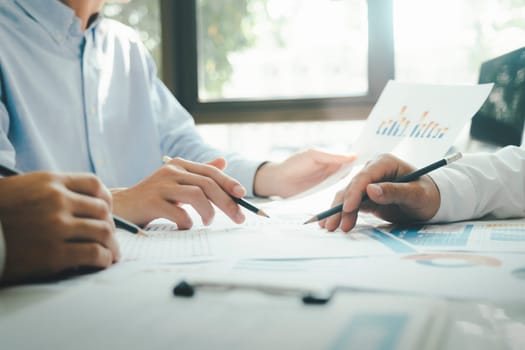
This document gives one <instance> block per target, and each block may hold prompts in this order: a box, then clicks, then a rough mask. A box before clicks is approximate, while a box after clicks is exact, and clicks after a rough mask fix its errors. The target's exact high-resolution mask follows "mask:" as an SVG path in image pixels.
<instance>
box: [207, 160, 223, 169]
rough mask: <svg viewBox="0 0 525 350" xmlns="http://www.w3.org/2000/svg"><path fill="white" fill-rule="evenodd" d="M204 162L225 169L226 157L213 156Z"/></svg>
mask: <svg viewBox="0 0 525 350" xmlns="http://www.w3.org/2000/svg"><path fill="white" fill-rule="evenodd" d="M206 164H208V165H211V166H214V167H216V168H217V169H219V170H224V169H226V159H224V158H215V159H214V160H212V161H209V162H208V163H206Z"/></svg>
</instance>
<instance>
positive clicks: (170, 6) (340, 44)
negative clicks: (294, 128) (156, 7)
mask: <svg viewBox="0 0 525 350" xmlns="http://www.w3.org/2000/svg"><path fill="white" fill-rule="evenodd" d="M391 1H392V0H368V1H367V0H222V1H216V0H187V1H167V0H166V1H162V14H163V16H165V17H164V22H163V38H164V43H163V47H164V48H165V51H166V54H165V55H164V57H165V59H166V60H165V61H164V67H165V72H166V74H165V75H164V77H165V79H166V83H167V84H168V86H169V87H170V88H171V89H172V90H174V91H175V94H176V96H177V98H178V99H179V101H180V102H181V103H182V104H183V105H184V106H185V107H186V108H187V109H188V110H189V111H190V112H191V113H192V114H193V116H194V117H195V119H196V120H197V122H213V123H216V122H241V121H273V120H279V121H282V120H320V119H356V118H365V117H366V116H367V115H368V113H369V111H370V108H371V106H372V105H373V103H374V102H375V100H376V98H377V96H378V95H379V93H380V92H381V90H382V89H383V87H384V85H385V83H386V82H387V81H388V79H391V78H393V76H394V68H393V50H392V43H393V40H392V38H391V34H392V30H391V25H392V21H391V19H392V18H391V17H392V11H391ZM168 19H169V20H168Z"/></svg>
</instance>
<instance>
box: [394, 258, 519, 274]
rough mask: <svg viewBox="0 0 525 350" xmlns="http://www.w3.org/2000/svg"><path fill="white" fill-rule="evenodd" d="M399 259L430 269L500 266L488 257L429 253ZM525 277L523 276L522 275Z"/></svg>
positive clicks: (497, 261)
mask: <svg viewBox="0 0 525 350" xmlns="http://www.w3.org/2000/svg"><path fill="white" fill-rule="evenodd" d="M401 259H404V260H413V261H415V262H416V263H418V264H421V265H425V266H432V267H445V268H461V267H473V266H490V267H498V266H501V261H500V260H498V259H496V258H492V257H490V256H483V255H475V254H456V253H429V254H415V255H408V256H404V257H402V258H401ZM524 277H525V275H524Z"/></svg>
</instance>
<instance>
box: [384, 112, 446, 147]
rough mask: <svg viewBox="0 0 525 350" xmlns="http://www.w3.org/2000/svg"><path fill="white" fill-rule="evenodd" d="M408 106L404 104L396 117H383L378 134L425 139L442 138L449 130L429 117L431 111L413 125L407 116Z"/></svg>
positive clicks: (423, 114)
mask: <svg viewBox="0 0 525 350" xmlns="http://www.w3.org/2000/svg"><path fill="white" fill-rule="evenodd" d="M407 110H408V107H407V106H403V107H402V108H401V111H400V112H399V114H398V115H397V117H396V118H390V119H383V120H381V121H380V122H379V126H378V127H377V129H376V135H381V136H389V137H409V138H425V139H442V138H443V137H445V135H446V134H447V132H448V127H446V126H442V125H441V124H440V123H438V122H436V121H434V120H428V119H429V114H430V112H429V111H425V112H423V113H422V114H421V116H420V117H419V121H418V122H417V123H416V124H415V125H414V126H411V124H413V123H412V121H411V120H410V118H409V117H408V116H407Z"/></svg>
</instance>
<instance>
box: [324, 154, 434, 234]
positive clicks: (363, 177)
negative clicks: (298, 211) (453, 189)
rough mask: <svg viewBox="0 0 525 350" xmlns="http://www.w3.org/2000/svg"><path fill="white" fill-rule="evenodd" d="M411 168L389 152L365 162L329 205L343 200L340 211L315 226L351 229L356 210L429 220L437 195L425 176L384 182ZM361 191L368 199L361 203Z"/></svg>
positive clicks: (392, 217)
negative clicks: (404, 181)
mask: <svg viewBox="0 0 525 350" xmlns="http://www.w3.org/2000/svg"><path fill="white" fill-rule="evenodd" d="M414 170H415V169H414V167H412V166H411V165H409V164H407V163H405V162H403V161H402V160H400V159H398V158H396V157H394V156H392V155H382V156H380V157H379V158H378V159H377V160H374V161H372V162H369V163H368V164H367V165H366V166H365V167H364V168H363V169H362V170H361V171H360V172H359V173H358V174H357V175H356V176H355V177H353V178H352V180H351V181H350V184H349V185H348V186H347V187H346V188H345V189H344V190H342V191H340V192H338V193H337V194H336V196H335V198H334V201H333V202H332V207H334V206H336V205H339V204H341V203H343V211H342V213H338V214H335V215H333V216H330V217H328V218H326V219H324V220H321V221H319V225H320V226H321V227H324V228H326V229H327V230H328V231H334V230H336V229H337V228H338V227H340V228H341V230H343V231H344V232H348V231H350V230H351V229H352V228H354V226H355V224H356V221H357V213H358V211H359V210H362V211H364V212H372V213H373V214H374V215H376V216H378V217H380V218H382V219H384V220H387V221H390V222H394V223H401V222H408V221H425V220H429V219H431V218H432V217H433V216H434V215H435V214H436V213H437V211H438V209H439V205H440V201H441V197H440V194H439V190H438V188H437V186H436V184H435V183H434V181H433V180H432V179H431V178H430V177H429V176H428V175H425V176H422V177H420V178H419V179H418V180H417V181H412V182H408V183H391V182H388V181H389V180H394V179H397V178H399V177H401V176H403V175H406V174H409V173H411V172H413V171H414ZM365 193H366V194H367V195H368V197H369V200H368V201H365V202H363V203H362V202H361V199H362V197H363V195H364V194H365Z"/></svg>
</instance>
